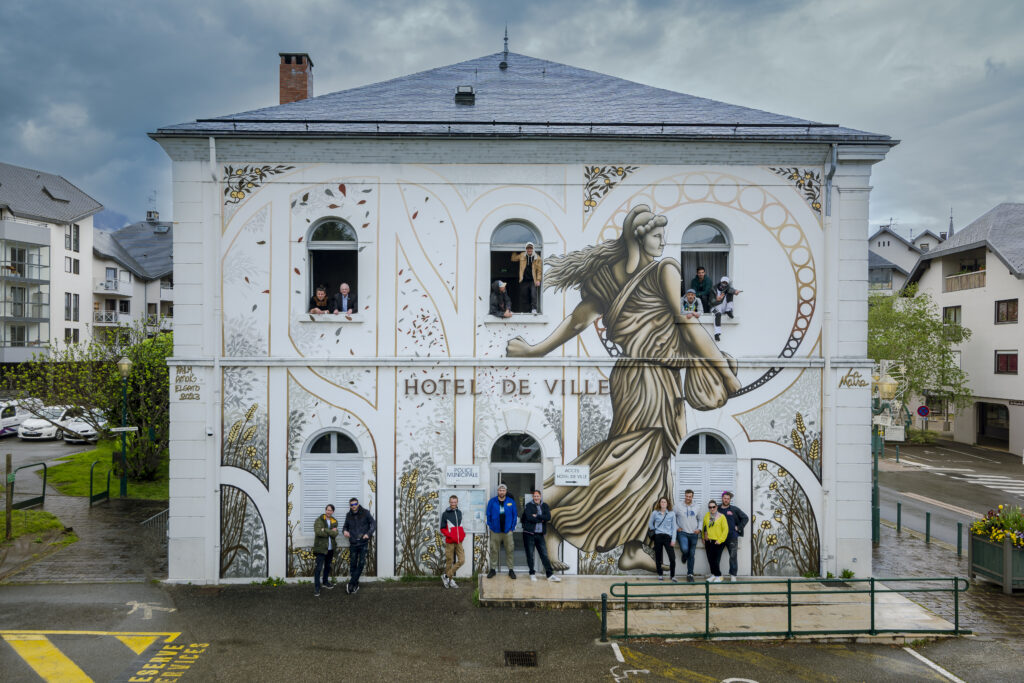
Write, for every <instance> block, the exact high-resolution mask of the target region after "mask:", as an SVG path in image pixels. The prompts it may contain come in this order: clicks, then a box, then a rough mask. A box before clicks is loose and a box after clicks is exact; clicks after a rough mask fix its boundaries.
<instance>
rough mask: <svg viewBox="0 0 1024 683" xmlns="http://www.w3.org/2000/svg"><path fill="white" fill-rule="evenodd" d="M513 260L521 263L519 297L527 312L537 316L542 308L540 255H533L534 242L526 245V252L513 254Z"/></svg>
mask: <svg viewBox="0 0 1024 683" xmlns="http://www.w3.org/2000/svg"><path fill="white" fill-rule="evenodd" d="M512 260H513V261H518V262H519V296H520V298H522V299H523V304H524V306H525V308H526V310H529V311H530V313H533V314H534V315H537V309H538V308H540V275H541V261H540V255H539V254H534V253H533V242H527V243H526V251H523V252H520V253H518V254H512Z"/></svg>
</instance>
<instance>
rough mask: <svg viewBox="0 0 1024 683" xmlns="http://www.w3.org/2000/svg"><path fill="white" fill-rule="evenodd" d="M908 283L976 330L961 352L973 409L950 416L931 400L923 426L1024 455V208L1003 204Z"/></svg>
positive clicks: (931, 254)
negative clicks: (1021, 369)
mask: <svg viewBox="0 0 1024 683" xmlns="http://www.w3.org/2000/svg"><path fill="white" fill-rule="evenodd" d="M908 282H910V283H915V282H916V283H917V284H918V286H919V289H920V291H922V292H927V293H928V294H930V295H931V296H932V298H933V299H934V301H935V302H936V303H937V304H938V305H939V306H940V307H941V308H942V315H943V317H944V318H945V319H946V320H949V321H956V322H959V323H961V324H962V325H964V326H965V327H967V328H969V329H970V330H971V332H972V333H973V334H972V336H971V340H970V342H969V343H967V344H965V345H963V346H962V348H961V349H960V357H961V367H963V369H964V370H966V371H967V373H968V375H969V377H970V386H971V390H972V391H973V393H974V397H975V402H974V406H973V407H972V408H971V409H969V410H966V411H960V413H959V414H957V415H955V416H951V415H949V414H948V413H949V411H948V409H947V407H946V406H943V405H933V404H932V403H931V402H928V399H927V398H926V399H925V400H926V402H928V403H929V408H931V409H932V414H931V415H930V416H929V418H930V419H929V420H928V423H927V424H925V423H923V422H922V423H921V424H920V425H919V426H922V427H927V428H931V429H936V428H938V429H940V430H943V428H944V430H945V431H950V432H952V437H953V439H954V440H956V441H961V442H964V443H977V444H981V445H987V446H993V447H996V448H1005V449H1008V450H1009V451H1010V452H1012V453H1021V452H1022V451H1024V378H1022V376H1021V375H1020V374H1019V373H1018V369H1017V368H1018V365H1017V361H1018V357H1019V355H1020V352H1021V347H1022V346H1024V335H1022V334H1021V328H1020V325H1019V322H1018V321H1019V317H1018V304H1019V301H1020V299H1021V298H1024V203H1017V204H1000V205H998V206H996V207H995V208H993V209H992V210H991V211H989V212H988V213H986V214H985V215H983V216H981V217H980V218H978V219H977V220H975V221H974V222H973V223H971V224H970V225H968V226H967V227H965V228H962V229H961V230H960V231H959V232H957V233H956V234H955V235H953V236H952V237H948V238H947V239H946V240H945V241H944V242H943V243H941V244H939V245H938V246H936V247H934V248H932V249H930V250H928V251H927V252H926V253H924V254H922V255H921V257H920V259H919V261H918V263H917V265H915V266H914V268H913V269H912V270H911V272H910V277H909V278H908Z"/></svg>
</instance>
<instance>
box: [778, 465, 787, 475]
mask: <svg viewBox="0 0 1024 683" xmlns="http://www.w3.org/2000/svg"><path fill="white" fill-rule="evenodd" d="M787 474H789V473H788V472H786V469H785V468H784V467H780V468H779V476H780V477H784V476H786V475H787Z"/></svg>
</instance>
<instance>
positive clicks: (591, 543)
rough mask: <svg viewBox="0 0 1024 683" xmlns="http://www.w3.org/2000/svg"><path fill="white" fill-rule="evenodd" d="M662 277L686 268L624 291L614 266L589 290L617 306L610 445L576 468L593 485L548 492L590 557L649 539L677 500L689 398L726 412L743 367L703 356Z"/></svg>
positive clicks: (654, 268) (608, 311) (610, 311)
mask: <svg viewBox="0 0 1024 683" xmlns="http://www.w3.org/2000/svg"><path fill="white" fill-rule="evenodd" d="M662 268H679V265H678V263H676V262H675V261H674V260H673V259H664V260H661V261H655V262H653V263H650V264H648V265H647V266H646V267H644V268H642V269H641V270H640V271H638V272H636V273H635V274H634V275H633V276H631V278H630V280H629V281H628V282H627V284H626V285H625V287H622V286H620V285H618V284H617V283H616V282H615V279H614V278H613V276H612V271H611V267H610V266H605V267H603V268H600V269H599V270H598V271H597V272H596V273H594V274H593V276H591V277H588V278H587V280H586V282H584V283H583V284H582V287H581V290H582V294H583V296H584V297H585V298H586V297H591V298H593V299H594V300H597V301H601V302H608V305H607V307H606V308H605V310H604V313H603V319H604V325H605V329H606V330H607V334H608V338H609V339H610V340H611V341H613V342H615V343H616V344H618V346H619V347H620V348H621V349H622V351H623V354H622V357H620V359H619V360H618V361H616V363H615V365H614V367H613V368H612V371H611V375H610V382H609V384H610V391H611V401H612V424H611V427H610V429H609V431H608V438H607V439H605V440H604V441H602V442H601V443H598V444H596V445H594V446H593V447H591V448H590V449H588V450H587V451H586V452H585V453H583V454H582V455H581V456H580V457H578V458H576V459H575V460H574V461H573V462H572V464H573V465H589V466H590V486H581V487H558V486H555V485H554V481H553V478H551V479H548V480H547V481H546V482H545V483H544V489H545V495H546V496H547V498H548V500H551V501H554V504H553V505H552V509H551V521H552V524H553V525H554V527H555V529H557V530H558V533H560V534H561V535H562V536H563V537H564V538H565V539H566V540H567V541H569V542H570V543H572V544H573V545H574V546H576V547H577V548H580V549H582V550H585V551H588V552H593V551H595V550H596V551H599V552H605V551H608V550H611V549H612V548H615V547H616V546H619V545H622V544H623V543H625V542H627V541H639V540H642V539H643V538H644V536H645V534H646V532H647V519H648V516H649V513H650V511H651V509H652V507H653V505H654V503H655V502H656V501H657V500H658V498H660V497H661V496H666V497H668V498H669V499H670V500H671V490H672V489H671V479H672V475H671V472H670V467H669V464H670V458H671V456H672V454H673V453H674V451H675V449H676V448H678V446H679V444H680V443H682V438H683V436H684V435H685V433H686V425H685V413H684V411H683V401H684V396H685V400H686V401H687V402H689V403H690V405H692V406H693V407H694V408H696V409H698V410H710V409H712V408H717V407H720V406H722V405H724V404H725V402H726V400H727V398H728V391H727V389H726V387H725V384H724V382H723V376H722V373H730V374H735V367H736V366H735V363H734V361H732V359H730V358H728V357H726V356H724V355H720V356H719V358H718V359H717V360H716V359H705V358H696V357H694V353H693V350H692V349H690V348H689V346H690V345H689V343H688V342H687V341H686V338H685V336H684V331H683V327H684V326H685V325H688V324H690V323H679V322H677V311H676V308H675V307H673V306H670V305H669V304H668V302H666V301H665V296H664V293H663V290H662V286H661V272H660V270H661V269H662ZM697 332H698V333H700V334H707V332H706V331H704V330H703V329H702V328H699V327H698V328H697ZM711 348H714V346H713V345H711ZM716 351H717V349H716ZM719 353H720V352H719ZM659 359H663V360H659ZM684 369H685V370H684ZM681 371H685V373H686V380H685V383H684V382H683V380H682V376H681ZM684 386H685V394H684Z"/></svg>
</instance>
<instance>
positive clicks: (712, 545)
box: [701, 500, 729, 583]
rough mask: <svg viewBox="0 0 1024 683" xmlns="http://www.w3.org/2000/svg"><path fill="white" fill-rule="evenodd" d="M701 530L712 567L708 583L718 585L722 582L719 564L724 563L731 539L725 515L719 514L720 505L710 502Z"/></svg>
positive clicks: (709, 564) (709, 563)
mask: <svg viewBox="0 0 1024 683" xmlns="http://www.w3.org/2000/svg"><path fill="white" fill-rule="evenodd" d="M701 530H702V531H703V535H704V551H705V552H707V554H708V566H709V567H711V576H709V577H708V583H718V582H719V581H721V580H722V570H721V568H720V567H719V564H720V563H721V561H722V549H723V548H725V541H726V539H728V538H729V524H728V522H726V521H725V515H722V514H719V512H718V503H716V502H715V501H713V500H709V501H708V511H707V513H706V514H705V515H704V524H703V525H701Z"/></svg>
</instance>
